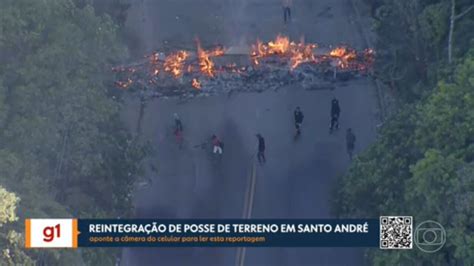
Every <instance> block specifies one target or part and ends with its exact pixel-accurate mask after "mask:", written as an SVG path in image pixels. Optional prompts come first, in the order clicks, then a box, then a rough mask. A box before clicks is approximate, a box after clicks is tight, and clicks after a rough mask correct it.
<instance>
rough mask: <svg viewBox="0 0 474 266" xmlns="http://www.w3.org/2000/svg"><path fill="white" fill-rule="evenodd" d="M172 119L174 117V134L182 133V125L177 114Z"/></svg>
mask: <svg viewBox="0 0 474 266" xmlns="http://www.w3.org/2000/svg"><path fill="white" fill-rule="evenodd" d="M173 117H174V130H175V132H177V131H180V132H181V131H183V123H182V122H181V119H180V118H179V115H178V114H177V113H174V114H173Z"/></svg>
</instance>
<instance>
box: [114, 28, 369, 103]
mask: <svg viewBox="0 0 474 266" xmlns="http://www.w3.org/2000/svg"><path fill="white" fill-rule="evenodd" d="M232 50H233V49H227V50H226V49H224V48H223V47H215V48H213V49H209V50H205V49H203V48H202V47H201V45H200V44H199V43H198V44H197V49H196V51H195V52H192V51H184V50H179V51H176V52H173V53H170V54H167V55H166V54H164V53H160V52H155V53H153V54H152V55H149V56H146V57H145V58H144V59H143V60H142V61H140V62H136V63H134V64H131V65H128V66H119V67H115V68H113V71H115V72H116V75H117V81H116V83H115V84H116V86H117V87H118V88H121V89H127V90H131V91H140V92H141V93H142V94H145V95H147V96H150V97H184V98H192V97H196V96H208V95H212V94H217V93H229V92H233V91H247V92H260V91H263V90H269V89H271V90H277V89H278V88H280V87H282V86H286V85H290V84H300V85H301V86H302V87H304V88H306V89H309V90H313V89H327V88H332V86H333V85H332V83H333V82H334V81H341V80H342V81H346V80H349V79H351V78H354V77H357V76H360V75H364V74H366V73H367V72H368V70H369V69H370V67H371V66H372V64H373V61H374V55H375V54H374V51H373V50H372V49H366V50H364V51H362V52H357V51H355V50H354V49H351V48H349V47H347V46H341V47H336V48H334V49H322V48H319V47H318V46H317V45H316V44H305V43H304V42H303V41H301V42H299V43H295V42H291V41H290V40H289V39H288V38H287V37H284V36H280V35H279V36H277V38H276V39H275V40H274V41H270V42H268V43H266V44H264V43H262V42H260V41H257V43H256V44H255V45H252V46H251V49H250V52H249V53H247V54H245V53H235V52H232Z"/></svg>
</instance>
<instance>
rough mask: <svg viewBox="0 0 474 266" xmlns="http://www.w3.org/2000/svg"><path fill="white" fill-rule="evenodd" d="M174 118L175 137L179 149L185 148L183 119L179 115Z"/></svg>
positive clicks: (175, 114)
mask: <svg viewBox="0 0 474 266" xmlns="http://www.w3.org/2000/svg"><path fill="white" fill-rule="evenodd" d="M173 117H174V136H175V137H176V142H177V143H178V147H179V148H180V149H182V148H183V140H184V139H183V123H181V119H180V118H179V115H178V114H177V113H174V114H173Z"/></svg>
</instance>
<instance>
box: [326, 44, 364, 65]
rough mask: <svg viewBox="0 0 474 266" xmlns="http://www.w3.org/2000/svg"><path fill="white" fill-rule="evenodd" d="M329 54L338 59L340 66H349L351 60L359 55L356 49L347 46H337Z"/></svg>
mask: <svg viewBox="0 0 474 266" xmlns="http://www.w3.org/2000/svg"><path fill="white" fill-rule="evenodd" d="M329 55H330V56H332V57H334V58H336V59H337V64H338V66H339V67H340V68H348V67H349V64H350V63H351V61H353V60H354V59H356V57H357V54H356V52H355V51H354V50H352V49H349V48H346V47H337V48H335V49H333V50H331V51H330V52H329Z"/></svg>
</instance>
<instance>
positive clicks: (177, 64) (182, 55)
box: [163, 50, 189, 78]
mask: <svg viewBox="0 0 474 266" xmlns="http://www.w3.org/2000/svg"><path fill="white" fill-rule="evenodd" d="M188 57H189V53H188V52H186V51H183V50H181V51H178V52H176V53H173V54H170V55H168V56H167V57H166V58H165V62H164V64H163V66H164V70H165V71H166V72H170V73H172V74H173V76H174V77H175V78H177V77H179V76H181V74H183V68H184V63H185V61H186V59H187V58H188Z"/></svg>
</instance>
